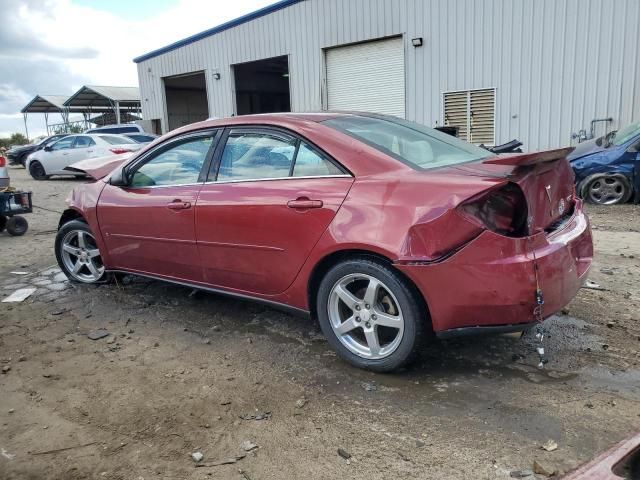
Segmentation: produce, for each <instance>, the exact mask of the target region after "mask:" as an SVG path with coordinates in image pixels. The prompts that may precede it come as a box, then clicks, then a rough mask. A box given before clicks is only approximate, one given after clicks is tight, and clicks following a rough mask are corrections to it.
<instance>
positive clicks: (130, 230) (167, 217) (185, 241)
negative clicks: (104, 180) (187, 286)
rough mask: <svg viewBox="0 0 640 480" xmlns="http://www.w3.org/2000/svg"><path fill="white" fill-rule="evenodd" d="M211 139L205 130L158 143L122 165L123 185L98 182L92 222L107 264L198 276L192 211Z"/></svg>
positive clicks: (174, 276) (175, 275)
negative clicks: (97, 229) (103, 245)
mask: <svg viewBox="0 0 640 480" xmlns="http://www.w3.org/2000/svg"><path fill="white" fill-rule="evenodd" d="M215 139H216V132H212V131H208V132H200V133H197V134H190V135H186V136H184V137H180V138H178V139H172V140H170V141H169V142H168V143H165V144H160V145H158V147H157V148H155V149H153V150H152V151H150V152H149V153H147V154H145V155H144V157H142V158H141V159H139V160H136V161H134V163H133V164H131V165H130V166H128V167H127V168H125V177H126V183H127V185H126V186H124V187H121V186H114V185H110V184H108V185H107V186H106V187H105V188H104V190H103V191H102V194H101V195H100V199H99V202H98V222H99V223H100V229H101V231H102V232H103V237H104V240H105V243H106V246H107V251H108V255H109V258H110V263H111V265H110V267H112V268H114V269H123V270H130V271H135V272H138V273H147V274H150V275H160V276H165V277H169V278H172V279H178V280H184V281H190V282H200V281H202V268H201V266H200V262H199V259H198V251H197V248H196V237H195V223H194V220H195V213H194V212H195V205H196V200H197V197H198V192H199V191H200V188H201V186H202V183H203V181H204V172H205V171H206V170H207V169H208V166H209V165H208V161H209V160H210V155H211V154H212V153H213V149H214V143H215Z"/></svg>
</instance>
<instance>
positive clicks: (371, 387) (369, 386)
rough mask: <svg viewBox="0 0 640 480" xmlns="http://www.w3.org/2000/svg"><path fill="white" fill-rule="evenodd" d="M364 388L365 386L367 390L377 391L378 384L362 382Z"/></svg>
mask: <svg viewBox="0 0 640 480" xmlns="http://www.w3.org/2000/svg"><path fill="white" fill-rule="evenodd" d="M362 388H364V389H365V390H366V391H367V392H375V391H376V390H378V386H377V385H376V384H375V383H368V382H365V383H363V384H362Z"/></svg>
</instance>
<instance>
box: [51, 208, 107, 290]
mask: <svg viewBox="0 0 640 480" xmlns="http://www.w3.org/2000/svg"><path fill="white" fill-rule="evenodd" d="M55 252H56V260H58V265H59V266H60V268H61V269H62V271H63V272H64V273H65V275H66V276H67V277H69V280H72V281H74V282H80V283H104V282H106V281H107V280H108V279H109V278H110V276H109V274H108V273H107V271H106V269H105V267H104V264H103V263H102V256H101V255H100V250H99V249H98V245H97V243H96V240H95V238H94V236H93V233H92V232H91V229H90V228H89V225H87V224H86V223H84V222H82V221H80V220H71V221H70V222H67V223H65V224H64V225H63V226H62V227H61V228H60V230H58V233H57V235H56V242H55Z"/></svg>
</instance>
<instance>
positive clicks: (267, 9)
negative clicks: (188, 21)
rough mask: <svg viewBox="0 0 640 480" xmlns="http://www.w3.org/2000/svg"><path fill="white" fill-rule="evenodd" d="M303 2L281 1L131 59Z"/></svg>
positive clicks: (179, 44)
mask: <svg viewBox="0 0 640 480" xmlns="http://www.w3.org/2000/svg"><path fill="white" fill-rule="evenodd" d="M302 1H303V0H281V1H279V2H277V3H274V4H273V5H267V6H266V7H264V8H261V9H260V10H256V11H255V12H251V13H248V14H246V15H243V16H242V17H238V18H236V19H234V20H230V21H228V22H226V23H223V24H222V25H218V26H217V27H213V28H210V29H209V30H205V31H204V32H200V33H196V34H195V35H192V36H190V37H187V38H184V39H182V40H178V41H177V42H174V43H172V44H170V45H167V46H166V47H162V48H159V49H157V50H154V51H152V52H149V53H145V54H144V55H140V56H139V57H136V58H134V59H133V61H134V62H135V63H140V62H144V61H145V60H149V59H150V58H153V57H157V56H158V55H162V54H163V53H167V52H170V51H172V50H176V49H177V48H180V47H184V46H185V45H189V44H190V43H194V42H197V41H198V40H202V39H203V38H207V37H210V36H211V35H215V34H216V33H220V32H224V31H225V30H229V29H230V28H233V27H237V26H238V25H242V24H243V23H247V22H250V21H251V20H255V19H256V18H260V17H263V16H265V15H268V14H270V13H273V12H277V11H278V10H282V9H283V8H287V7H289V6H291V5H294V4H296V3H300V2H302Z"/></svg>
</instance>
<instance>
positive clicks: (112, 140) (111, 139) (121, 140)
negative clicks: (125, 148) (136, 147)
mask: <svg viewBox="0 0 640 480" xmlns="http://www.w3.org/2000/svg"><path fill="white" fill-rule="evenodd" d="M100 138H101V139H102V140H104V141H105V142H107V143H109V144H111V145H125V144H127V143H136V142H134V141H133V140H131V139H130V138H127V137H124V136H121V135H100Z"/></svg>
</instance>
